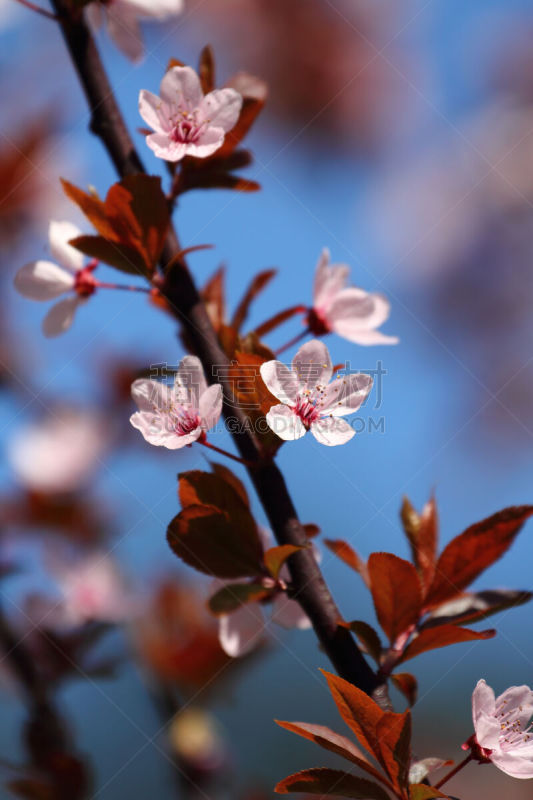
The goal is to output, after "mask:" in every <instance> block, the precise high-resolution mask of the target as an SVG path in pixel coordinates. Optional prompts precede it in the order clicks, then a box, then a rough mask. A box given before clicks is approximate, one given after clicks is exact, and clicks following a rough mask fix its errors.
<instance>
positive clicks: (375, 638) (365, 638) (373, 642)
mask: <svg viewBox="0 0 533 800" xmlns="http://www.w3.org/2000/svg"><path fill="white" fill-rule="evenodd" d="M343 624H345V623H343ZM346 626H347V627H348V628H350V630H351V631H352V632H353V633H355V635H356V636H357V638H358V639H359V642H360V643H362V645H363V647H364V649H365V651H366V652H367V653H368V654H369V655H370V656H372V658H373V659H374V661H375V662H376V664H379V663H380V661H381V653H382V650H383V646H382V644H381V639H380V638H379V635H378V633H377V631H375V630H374V628H373V627H372V626H371V625H369V624H368V623H367V622H362V621H361V620H357V619H356V620H354V621H353V622H349V623H346Z"/></svg>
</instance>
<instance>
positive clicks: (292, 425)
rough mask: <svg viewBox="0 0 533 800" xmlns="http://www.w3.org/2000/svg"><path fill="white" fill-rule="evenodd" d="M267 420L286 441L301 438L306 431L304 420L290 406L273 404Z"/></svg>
mask: <svg viewBox="0 0 533 800" xmlns="http://www.w3.org/2000/svg"><path fill="white" fill-rule="evenodd" d="M266 421H267V422H268V425H269V427H270V428H271V429H272V430H273V431H274V433H276V434H277V435H278V436H279V438H280V439H285V440H286V441H290V442H292V441H294V440H295V439H301V437H302V436H304V435H305V432H306V430H305V426H304V424H303V422H302V420H301V419H300V417H298V416H297V415H296V414H295V413H294V411H293V410H292V408H289V406H284V405H278V406H272V408H271V409H270V411H269V412H268V414H267V415H266Z"/></svg>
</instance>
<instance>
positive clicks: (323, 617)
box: [51, 0, 389, 707]
mask: <svg viewBox="0 0 533 800" xmlns="http://www.w3.org/2000/svg"><path fill="white" fill-rule="evenodd" d="M51 2H52V5H53V7H54V8H55V10H56V12H57V13H58V15H59V17H60V18H61V27H62V30H63V34H64V37H65V41H66V44H67V47H68V50H69V52H70V55H71V58H72V61H73V64H74V66H75V68H76V71H77V73H78V77H79V79H80V82H81V84H82V87H83V89H84V92H85V95H86V97H87V100H88V103H89V108H90V110H91V130H92V131H93V133H95V134H96V135H97V136H99V137H100V139H101V140H102V143H103V145H104V147H105V148H106V150H107V152H108V154H109V156H110V157H111V159H112V161H113V164H114V165H115V167H116V169H117V171H118V173H119V174H120V175H121V176H122V177H124V176H125V175H131V174H133V173H138V172H144V169H143V165H142V162H141V160H140V158H139V156H138V154H137V152H136V150H135V147H134V145H133V142H132V140H131V138H130V135H129V133H128V130H127V128H126V125H125V123H124V119H123V117H122V115H121V113H120V110H119V108H118V105H117V102H116V100H115V96H114V94H113V91H112V89H111V86H110V84H109V80H108V78H107V75H106V73H105V70H104V68H103V65H102V62H101V60H100V56H99V54H98V50H97V48H96V45H95V43H94V40H93V37H92V35H91V33H90V31H89V29H88V27H87V25H86V24H85V22H84V20H83V19H82V18H81V17H79V16H77V17H76V18H72V17H71V18H69V4H68V0H51ZM180 251H181V247H180V245H179V241H178V238H177V236H176V233H175V231H174V230H173V229H172V230H171V231H170V233H169V235H168V237H167V241H166V244H165V247H164V250H163V255H162V261H161V266H162V268H163V271H164V268H165V267H166V266H167V264H169V263H170V262H171V261H173V260H174V268H173V269H172V270H171V271H170V273H169V277H168V280H167V281H166V284H165V287H164V293H165V296H166V297H167V299H168V300H169V302H170V304H171V307H172V309H173V311H174V314H175V316H176V318H177V320H178V321H179V322H180V324H181V325H182V326H183V329H184V332H185V334H186V336H187V340H188V341H189V342H190V343H191V346H192V349H193V351H194V352H195V353H196V354H197V355H198V357H199V358H200V360H201V361H202V363H203V366H204V369H205V372H206V375H207V378H208V380H209V381H210V382H212V383H213V382H215V381H217V382H219V383H221V384H222V386H223V389H224V397H225V398H226V402H225V406H224V413H225V415H226V416H227V417H230V418H232V419H237V420H238V422H239V425H238V426H236V427H238V428H240V431H239V432H234V433H233V435H234V438H235V443H236V446H237V448H238V450H239V452H240V454H241V456H242V458H243V459H244V460H246V461H249V462H253V463H254V467H253V468H251V469H249V470H248V473H249V476H250V479H251V481H252V483H253V485H254V487H255V489H256V492H257V494H258V496H259V499H260V500H261V503H262V505H263V508H264V510H265V513H266V515H267V517H268V519H269V522H270V525H271V527H272V529H273V531H274V534H275V536H276V539H277V541H278V542H279V543H280V544H293V545H298V546H300V547H303V549H301V550H299V551H298V552H297V553H295V554H294V555H292V556H291V557H290V560H289V567H290V571H291V577H292V583H293V585H294V586H295V589H296V594H297V598H298V602H299V603H300V605H301V606H302V609H303V610H304V611H305V613H306V614H307V616H308V617H309V619H310V620H311V623H312V625H313V628H314V630H315V633H316V635H317V637H318V639H319V641H320V643H321V645H322V647H323V649H324V651H325V652H326V654H327V655H328V656H329V658H330V660H331V662H332V663H333V665H334V667H335V669H336V670H337V672H338V673H339V674H340V675H341V676H342V677H344V678H345V679H347V680H349V681H351V682H352V683H354V684H355V685H356V686H358V687H359V688H361V689H362V690H363V691H366V692H367V693H369V694H372V695H373V696H374V698H375V699H376V700H377V701H378V702H380V703H381V705H383V706H385V707H388V706H389V701H388V698H387V693H386V687H385V686H384V685H383V683H382V682H381V681H380V680H379V679H378V678H377V676H376V674H375V673H374V672H373V670H372V669H371V667H370V665H369V664H368V663H367V661H366V660H365V658H364V657H363V655H362V653H361V651H360V650H359V648H358V646H357V644H356V642H355V640H354V639H353V637H352V635H351V634H350V632H349V631H348V630H347V629H346V628H344V627H341V626H339V625H338V621H339V620H340V619H341V615H340V612H339V610H338V608H337V605H336V604H335V601H334V599H333V597H332V594H331V592H330V590H329V588H328V586H327V585H326V582H325V581H324V578H323V576H322V573H321V572H320V569H319V567H318V565H317V563H316V561H315V559H314V557H313V555H312V554H311V553H310V551H309V548H307V547H304V545H305V544H306V542H307V537H306V534H305V530H304V529H303V527H302V524H301V523H300V521H299V519H298V516H297V514H296V510H295V508H294V505H293V502H292V499H291V497H290V495H289V492H288V490H287V486H286V483H285V479H284V477H283V475H282V473H281V471H280V470H279V468H278V467H277V466H276V464H274V463H273V462H267V461H265V460H264V459H262V455H261V449H260V447H259V445H258V443H257V441H256V438H255V436H254V434H253V433H252V432H251V431H250V430H249V421H248V418H247V416H246V413H245V412H244V411H243V409H241V408H239V407H237V406H236V405H235V404H233V403H230V402H228V400H227V398H231V397H232V396H233V392H232V386H231V381H230V380H229V378H228V377H225V374H227V371H228V367H229V366H230V361H229V359H228V357H227V356H226V354H225V353H224V352H223V350H222V349H221V347H220V344H219V342H218V339H217V335H216V333H215V330H214V328H213V326H212V324H211V321H210V319H209V317H208V315H207V312H206V309H205V306H204V304H203V302H202V300H201V298H200V296H199V293H198V290H197V288H196V286H195V284H194V281H193V279H192V277H191V274H190V272H189V270H188V268H187V264H186V262H185V259H184V258H183V257H182V256H180V255H179V254H180Z"/></svg>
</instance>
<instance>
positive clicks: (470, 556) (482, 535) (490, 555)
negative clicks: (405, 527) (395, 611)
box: [426, 506, 533, 606]
mask: <svg viewBox="0 0 533 800" xmlns="http://www.w3.org/2000/svg"><path fill="white" fill-rule="evenodd" d="M531 514H533V506H512V507H510V508H505V509H503V511H499V512H498V513H497V514H493V515H492V516H491V517H488V518H487V519H484V520H482V521H481V522H477V523H476V524H475V525H471V526H470V527H469V528H467V529H466V531H464V533H462V534H460V535H459V536H456V538H455V539H452V541H451V542H450V543H449V544H448V545H447V547H446V548H445V549H444V551H443V552H442V553H441V556H440V558H439V560H438V562H437V566H436V570H435V578H434V580H433V583H432V585H431V588H430V590H429V593H428V596H427V599H426V604H427V605H428V606H436V605H439V604H440V603H443V602H444V601H445V600H449V599H450V598H452V597H454V596H455V595H456V594H459V593H460V592H462V591H463V589H466V587H467V586H468V585H469V584H470V583H472V581H473V580H475V579H476V578H477V577H478V576H479V575H480V574H481V573H482V572H483V571H484V570H485V569H487V567H490V565H491V564H493V563H494V562H495V561H497V560H498V559H499V558H501V556H502V555H503V554H504V553H505V552H506V550H507V549H508V548H509V547H510V546H511V544H512V543H513V541H514V538H515V536H516V535H517V534H518V533H519V531H520V530H521V528H522V525H523V524H524V522H525V521H526V520H527V519H528V517H530V516H531Z"/></svg>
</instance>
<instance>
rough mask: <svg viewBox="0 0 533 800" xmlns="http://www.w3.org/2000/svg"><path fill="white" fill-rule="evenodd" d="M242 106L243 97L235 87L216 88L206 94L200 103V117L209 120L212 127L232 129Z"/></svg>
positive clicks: (225, 130)
mask: <svg viewBox="0 0 533 800" xmlns="http://www.w3.org/2000/svg"><path fill="white" fill-rule="evenodd" d="M241 108H242V97H241V95H240V94H239V93H238V92H236V91H235V89H215V90H214V91H213V92H209V94H206V96H205V97H204V99H203V100H202V102H201V103H200V107H199V113H200V119H202V120H207V122H208V123H209V126H210V127H214V128H222V130H223V131H224V133H227V132H228V131H230V130H231V129H232V128H233V127H234V125H235V123H236V122H237V120H238V119H239V114H240V113H241Z"/></svg>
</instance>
